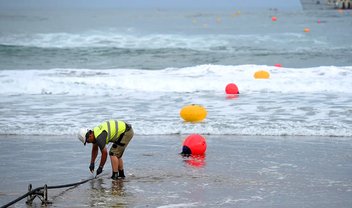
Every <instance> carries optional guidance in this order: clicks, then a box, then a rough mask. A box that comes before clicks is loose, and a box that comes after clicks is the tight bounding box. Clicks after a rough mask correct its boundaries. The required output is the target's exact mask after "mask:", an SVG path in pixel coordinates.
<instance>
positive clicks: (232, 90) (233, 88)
mask: <svg viewBox="0 0 352 208" xmlns="http://www.w3.org/2000/svg"><path fill="white" fill-rule="evenodd" d="M225 92H226V94H231V95H234V94H239V92H238V87H237V85H236V84H234V83H230V84H228V85H226V88H225Z"/></svg>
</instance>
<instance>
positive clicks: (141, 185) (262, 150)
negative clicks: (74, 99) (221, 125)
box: [0, 135, 352, 208]
mask: <svg viewBox="0 0 352 208" xmlns="http://www.w3.org/2000/svg"><path fill="white" fill-rule="evenodd" d="M186 136H187V135H186ZM186 136H185V135H165V136H160V135H159V136H141V135H136V136H135V137H134V138H133V140H132V141H131V143H130V145H129V146H128V148H127V149H126V151H125V155H124V161H125V174H126V178H125V179H124V180H117V181H113V180H111V179H110V176H111V166H110V160H109V159H108V160H107V163H106V165H105V167H104V172H103V174H102V175H101V176H100V177H98V178H97V179H94V180H91V181H89V182H87V183H84V184H82V185H79V186H76V187H72V188H62V189H55V190H49V192H48V198H49V201H51V202H52V206H54V207H84V206H85V207H192V206H193V207H320V208H322V207H339V208H341V207H346V208H347V207H352V200H351V199H352V174H351V173H352V151H351V150H352V142H351V138H337V137H332V138H322V137H264V136H249V137H245V136H233V135H223V136H215V135H205V138H206V140H207V145H208V148H207V152H206V155H205V156H204V157H194V158H192V157H190V158H184V157H182V156H180V155H179V153H180V151H181V149H182V141H183V139H184V138H185V137H186ZM0 144H1V145H0V154H1V157H0V167H1V179H0V205H1V206H2V205H4V204H6V203H8V202H10V201H12V200H14V199H16V198H17V197H19V196H21V195H23V194H25V193H26V192H27V187H28V184H32V185H33V188H36V187H39V186H43V185H44V184H47V185H48V186H54V185H62V184H69V183H75V182H79V181H81V180H85V179H88V178H90V177H92V175H91V174H90V172H89V170H88V166H89V161H90V151H91V145H87V146H86V147H84V146H83V145H82V144H81V143H80V142H79V141H78V140H77V139H76V138H75V137H74V136H19V135H16V136H4V135H2V136H0ZM98 158H100V156H98ZM14 206H15V207H26V206H27V205H26V204H25V200H22V201H20V202H18V203H16V204H15V205H14ZM33 206H40V200H38V199H35V200H34V202H33Z"/></svg>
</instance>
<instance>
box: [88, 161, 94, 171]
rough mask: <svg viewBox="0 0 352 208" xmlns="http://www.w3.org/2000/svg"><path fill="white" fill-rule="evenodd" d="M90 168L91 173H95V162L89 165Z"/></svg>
mask: <svg viewBox="0 0 352 208" xmlns="http://www.w3.org/2000/svg"><path fill="white" fill-rule="evenodd" d="M89 170H90V172H91V173H93V171H94V163H91V164H90V165H89Z"/></svg>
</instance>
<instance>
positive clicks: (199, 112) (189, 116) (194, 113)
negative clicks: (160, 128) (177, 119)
mask: <svg viewBox="0 0 352 208" xmlns="http://www.w3.org/2000/svg"><path fill="white" fill-rule="evenodd" d="M180 116H181V117H182V118H183V120H185V121H189V122H200V121H202V120H204V119H205V117H206V116H207V111H206V110H205V108H204V107H203V106H201V105H196V104H192V105H187V106H185V107H183V108H182V109H181V111H180Z"/></svg>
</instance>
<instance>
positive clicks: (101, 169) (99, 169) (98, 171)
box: [97, 166, 103, 175]
mask: <svg viewBox="0 0 352 208" xmlns="http://www.w3.org/2000/svg"><path fill="white" fill-rule="evenodd" d="M102 172H103V167H101V166H99V168H98V169H97V175H99V174H100V173H102Z"/></svg>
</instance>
